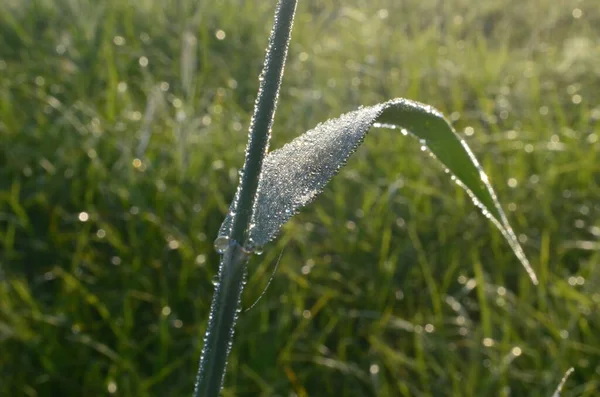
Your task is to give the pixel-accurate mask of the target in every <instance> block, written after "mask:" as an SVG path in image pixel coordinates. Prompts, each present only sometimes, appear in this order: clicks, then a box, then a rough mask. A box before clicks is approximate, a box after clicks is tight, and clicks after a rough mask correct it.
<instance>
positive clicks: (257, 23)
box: [0, 0, 600, 397]
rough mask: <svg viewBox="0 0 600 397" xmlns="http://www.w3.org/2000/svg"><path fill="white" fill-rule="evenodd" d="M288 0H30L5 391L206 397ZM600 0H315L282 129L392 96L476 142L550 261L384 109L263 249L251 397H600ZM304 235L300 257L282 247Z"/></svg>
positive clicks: (303, 4)
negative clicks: (239, 212) (205, 370)
mask: <svg viewBox="0 0 600 397" xmlns="http://www.w3.org/2000/svg"><path fill="white" fill-rule="evenodd" d="M273 11H274V1H261V0H248V1H242V0H220V1H203V0H199V1H195V0H142V1H133V0H104V1H93V0H31V1H23V0H3V1H2V3H1V5H0V395H2V396H32V397H33V396H40V397H41V396H108V395H113V396H132V397H133V396H135V397H138V396H189V395H191V392H192V388H193V382H194V378H195V375H196V371H197V362H198V358H199V356H200V351H201V348H202V343H201V340H202V335H203V332H204V329H205V326H206V321H207V317H208V309H209V304H210V299H211V296H212V288H213V287H212V284H211V279H212V277H213V276H214V275H215V273H216V270H217V265H218V256H217V254H216V253H215V251H214V250H213V248H212V244H213V240H214V238H215V237H216V233H217V230H218V228H219V226H220V223H221V221H222V220H223V217H224V214H225V213H226V211H227V208H228V204H229V202H230V200H231V199H232V196H233V192H234V189H235V187H236V186H235V184H236V182H237V170H238V168H239V167H241V165H242V162H243V152H244V147H245V141H246V139H247V134H246V131H247V126H248V123H249V118H250V113H251V111H252V107H253V102H254V96H255V93H256V89H257V87H258V80H257V77H258V74H259V72H260V69H261V65H262V59H263V56H264V49H265V46H266V43H267V38H268V33H269V30H270V28H271V23H272V15H273ZM599 27H600V7H599V6H598V4H597V0H581V1H574V0H565V1H556V0H535V1H534V0H531V1H525V2H523V1H517V0H503V1H493V0H482V1H472V0H448V1H443V0H438V1H432V0H368V1H367V0H364V1H360V0H348V1H341V0H300V2H299V6H298V15H297V18H296V22H295V27H294V32H293V37H292V45H291V48H290V54H289V63H288V66H287V69H286V75H285V77H284V86H283V89H282V93H281V98H280V99H281V102H280V106H279V109H278V113H277V116H276V121H275V126H274V136H273V142H272V147H273V148H276V147H279V146H281V145H282V144H283V143H285V142H287V141H289V140H290V139H292V138H293V137H295V136H297V135H299V134H301V133H303V132H304V131H306V130H308V129H310V128H312V127H313V126H315V125H316V124H317V123H318V122H320V121H323V120H325V119H327V118H329V117H337V116H338V115H339V114H341V113H343V112H346V111H350V110H353V109H355V108H357V107H358V106H359V105H361V104H363V105H371V104H375V103H377V102H381V101H384V100H386V99H389V98H393V97H400V96H402V97H408V98H410V99H415V100H419V101H422V102H426V103H429V104H432V105H434V106H435V107H437V108H439V109H440V110H442V111H443V112H444V113H445V114H446V115H447V116H448V117H449V119H450V120H452V122H453V124H454V125H455V127H456V129H457V131H458V132H459V134H460V135H461V136H463V137H464V138H465V139H466V140H467V142H468V143H469V145H471V147H472V148H473V150H474V152H475V154H476V155H477V156H478V158H479V159H480V160H481V162H482V165H483V166H484V168H485V170H486V171H487V172H488V175H489V176H490V179H491V182H492V185H493V186H494V187H495V188H496V190H497V192H498V195H499V199H500V201H501V203H502V204H503V205H504V208H505V209H506V211H507V215H508V217H509V220H510V221H511V223H512V225H513V227H514V228H515V231H516V233H517V234H518V236H519V240H520V241H521V243H522V244H523V246H524V249H525V251H526V253H527V255H528V256H529V258H530V260H531V262H532V264H533V266H534V268H535V269H536V271H537V273H538V276H539V278H540V281H541V283H540V285H539V287H537V288H535V287H534V286H533V285H532V284H531V283H530V281H529V279H528V278H527V276H526V274H525V272H524V270H523V269H522V268H521V267H520V265H519V263H518V261H517V259H516V258H515V257H514V256H513V254H512V252H511V250H510V248H509V246H508V244H507V243H506V242H505V241H504V240H503V239H502V236H501V234H500V233H499V232H498V231H497V230H496V229H495V228H494V227H493V225H491V224H490V223H489V222H488V221H487V220H486V219H485V218H484V217H483V216H482V215H481V214H480V213H479V212H478V210H477V209H476V208H475V207H474V206H473V204H472V203H471V202H470V200H469V198H468V197H467V195H466V194H465V193H464V192H462V191H461V190H460V189H459V188H458V187H457V186H455V185H454V184H453V183H452V182H451V181H450V180H449V178H447V176H446V175H445V174H444V173H443V172H442V171H441V170H440V169H439V167H438V166H437V165H436V164H435V163H434V162H433V161H431V159H430V158H428V156H424V155H423V154H422V153H421V152H420V150H419V144H418V142H414V141H413V140H410V139H407V138H404V137H403V136H402V135H401V134H397V133H394V132H393V131H387V130H373V131H372V132H371V133H370V134H369V136H368V138H367V139H366V142H365V145H364V146H363V147H362V148H361V149H360V150H359V151H358V152H357V153H356V154H355V155H354V156H353V157H352V158H351V159H350V161H349V163H348V165H347V167H346V168H345V169H344V170H343V171H342V172H341V174H340V175H339V176H337V177H336V178H334V179H333V181H332V182H331V183H330V185H329V186H328V187H327V189H326V190H325V193H324V194H323V195H321V196H320V197H319V199H317V200H316V201H315V202H314V203H313V204H311V205H310V206H309V207H308V208H307V209H306V210H305V211H304V212H303V213H302V214H301V215H299V216H297V217H295V218H294V219H293V220H292V221H291V222H290V223H289V224H287V225H286V227H285V228H284V233H283V234H282V235H281V237H280V238H279V239H278V240H277V241H276V242H275V243H273V244H271V245H269V246H267V247H266V249H265V253H264V254H263V255H262V256H257V257H254V258H253V259H252V260H251V262H250V266H249V283H248V286H247V288H246V291H245V294H244V306H245V307H248V306H250V305H251V304H252V302H254V300H256V298H257V297H258V296H259V295H260V293H261V291H262V290H263V288H264V287H265V285H266V283H267V281H268V279H269V276H270V273H271V271H272V269H273V266H274V264H275V262H276V260H277V258H278V257H279V255H280V254H281V253H282V252H283V254H282V256H281V264H280V267H279V270H278V271H277V272H276V273H275V277H274V280H273V283H272V284H271V286H270V287H269V289H268V290H267V291H266V294H265V296H264V297H263V298H262V300H260V301H259V303H258V304H257V305H256V307H254V308H253V309H252V310H250V311H249V312H247V313H244V314H243V315H242V316H241V318H240V321H239V323H238V326H237V334H236V338H235V344H234V348H233V352H232V356H231V360H230V363H229V371H228V374H227V377H226V380H225V389H224V391H223V395H224V396H299V397H304V396H544V397H550V396H551V395H552V393H553V391H554V389H555V387H556V385H557V384H558V382H559V381H560V378H561V377H562V375H563V374H564V373H565V371H566V370H567V369H568V368H569V367H571V366H572V367H574V368H575V373H574V374H573V375H572V377H571V378H570V379H569V381H568V382H567V384H566V388H565V391H564V392H563V396H598V395H600V392H599V390H600V314H599V309H600V271H599V269H598V265H599V263H600V143H599V139H600V28H599ZM282 250H283V251H282Z"/></svg>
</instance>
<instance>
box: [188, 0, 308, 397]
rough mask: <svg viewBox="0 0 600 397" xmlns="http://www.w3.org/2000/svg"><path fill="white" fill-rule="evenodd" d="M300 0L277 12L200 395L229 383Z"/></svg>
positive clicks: (212, 395)
mask: <svg viewBox="0 0 600 397" xmlns="http://www.w3.org/2000/svg"><path fill="white" fill-rule="evenodd" d="M296 4H297V0H280V1H279V3H278V4H277V8H276V11H275V21H274V23H273V30H272V31H271V36H270V38H269V47H268V48H267V54H266V56H265V63H264V66H263V71H262V73H261V75H260V88H259V91H258V96H257V100H256V105H255V108H254V115H253V117H252V122H251V123H250V130H249V134H248V146H247V148H246V159H245V163H244V169H243V174H242V177H241V180H240V189H239V192H238V196H237V198H236V199H237V210H236V213H235V214H234V215H233V225H232V229H231V235H230V236H229V237H230V239H229V245H228V247H227V249H226V250H225V252H224V253H223V256H222V257H221V264H220V266H219V273H218V281H219V282H218V284H217V285H216V286H215V292H214V295H213V300H212V303H211V308H210V316H209V321H208V327H207V330H206V334H205V337H204V348H203V349H202V357H201V358H200V367H199V369H198V376H197V379H196V386H195V389H194V397H217V396H218V395H219V392H220V391H221V387H222V385H223V379H224V378H225V370H226V367H227V357H228V356H229V352H230V351H231V346H232V343H233V335H234V329H235V323H236V321H237V317H238V313H239V308H240V299H241V296H242V291H243V289H244V284H245V280H246V264H247V263H248V259H249V252H248V250H247V249H246V248H248V247H249V246H250V244H248V243H249V242H248V241H246V240H247V236H248V228H249V227H250V222H251V219H252V213H253V211H254V203H255V198H256V195H257V191H258V182H259V178H260V172H261V169H262V164H263V161H264V158H265V156H266V154H267V151H268V149H269V140H270V137H271V126H272V125H273V118H274V117H275V109H276V107H277V98H278V96H279V87H280V86H281V80H282V77H283V69H284V66H285V60H286V57H287V50H288V46H289V42H290V37H291V32H292V25H293V22H294V14H295V11H296Z"/></svg>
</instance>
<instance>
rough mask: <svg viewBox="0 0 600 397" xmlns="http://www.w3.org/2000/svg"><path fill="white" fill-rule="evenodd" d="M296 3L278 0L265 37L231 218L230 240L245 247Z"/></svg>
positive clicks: (267, 146)
mask: <svg viewBox="0 0 600 397" xmlns="http://www.w3.org/2000/svg"><path fill="white" fill-rule="evenodd" d="M296 3H297V0H280V1H279V3H278V4H277V9H276V11H275V21H274V23H273V30H272V31H271V36H270V38H269V47H268V48H267V54H266V55H265V63H264V66H263V71H262V73H261V74H260V78H259V80H260V88H259V89H258V96H257V98H256V104H255V107H254V115H253V116H252V121H251V123H250V130H249V133H248V146H247V148H246V161H245V163H244V168H243V174H242V178H241V184H240V191H239V196H238V202H237V211H236V213H235V215H234V217H233V225H232V230H231V238H232V239H233V240H235V241H238V242H240V243H242V244H244V245H245V244H246V236H247V232H248V226H249V224H250V220H251V219H252V211H253V207H254V201H255V198H256V192H257V190H258V182H259V178H260V171H261V169H262V164H263V160H264V158H265V156H266V155H267V151H268V150H269V140H270V138H271V126H272V125H273V118H274V117H275V109H276V107H277V98H278V97H279V87H280V86H281V80H282V78H283V68H284V66H285V60H286V57H287V51H288V46H289V42H290V37H291V34H292V25H293V23H294V13H295V12H296Z"/></svg>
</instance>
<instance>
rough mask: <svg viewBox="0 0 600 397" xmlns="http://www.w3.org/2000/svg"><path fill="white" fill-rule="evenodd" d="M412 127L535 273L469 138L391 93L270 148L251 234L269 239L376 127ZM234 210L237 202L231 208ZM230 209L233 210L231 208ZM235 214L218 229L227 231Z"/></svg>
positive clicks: (430, 112) (261, 240)
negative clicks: (381, 100) (463, 136)
mask: <svg viewBox="0 0 600 397" xmlns="http://www.w3.org/2000/svg"><path fill="white" fill-rule="evenodd" d="M372 126H376V127H388V128H395V129H401V130H402V132H404V133H406V131H408V132H410V133H411V134H412V135H414V136H415V137H417V138H418V139H420V140H421V144H422V145H423V146H426V147H427V149H428V150H429V151H430V153H431V154H432V155H433V156H434V157H435V158H437V159H438V160H439V161H440V162H441V164H442V165H443V166H444V167H445V168H446V169H447V170H448V171H449V173H451V174H452V178H453V179H454V180H455V181H456V182H457V183H458V184H459V185H460V186H461V187H463V188H464V189H465V190H466V191H467V193H468V194H469V196H470V197H471V199H472V200H473V202H474V203H475V204H476V205H477V206H478V207H479V208H480V209H481V210H482V212H483V214H484V215H485V216H486V217H488V218H489V219H490V220H491V221H492V222H493V223H494V224H495V225H496V226H497V227H498V229H499V230H500V232H501V233H502V235H503V236H504V237H505V239H506V240H507V241H508V243H509V244H510V246H511V248H512V249H513V251H514V253H515V255H516V256H517V258H518V259H519V260H520V261H521V263H522V264H523V266H524V267H525V270H526V271H527V273H528V274H529V276H530V277H531V279H532V281H533V282H534V283H535V284H537V278H536V276H535V273H534V272H533V269H532V268H531V266H530V264H529V262H528V260H527V258H526V257H525V254H524V253H523V250H522V249H521V246H520V245H519V242H518V240H517V238H516V236H515V234H514V232H513V230H512V228H511V227H510V225H509V223H508V220H507V219H506V216H505V214H504V212H503V211H502V207H501V206H500V203H499V202H498V199H497V198H496V194H495V193H494V191H493V189H492V187H491V185H490V183H489V181H488V178H487V176H486V174H485V173H484V172H483V170H482V168H481V166H480V165H479V162H478V161H477V159H476V158H475V156H474V155H473V152H471V150H470V149H469V147H468V146H467V144H466V142H465V141H464V140H462V139H461V138H460V137H459V136H458V135H457V134H456V132H455V131H454V129H453V128H452V126H451V125H450V124H449V123H448V121H447V120H446V119H445V118H444V116H443V115H442V114H441V113H440V112H439V111H437V110H436V109H434V108H432V107H431V106H428V105H424V104H421V103H418V102H414V101H410V100H407V99H393V100H390V101H388V102H385V103H381V104H377V105H374V106H368V107H361V108H359V109H358V110H355V111H353V112H349V113H346V114H344V115H342V116H341V117H339V118H337V119H331V120H328V121H326V122H324V123H322V124H319V125H318V126H317V127H315V128H314V129H312V130H310V131H308V132H306V133H305V134H304V135H302V136H300V137H298V138H296V139H294V140H293V141H292V142H290V143H288V144H286V145H285V146H283V147H282V148H281V149H278V150H275V151H273V152H271V153H269V154H268V156H267V157H266V159H265V162H264V164H263V169H262V172H261V178H260V182H259V190H258V193H257V194H258V197H257V198H256V201H255V209H254V216H253V218H252V223H251V226H250V229H249V238H250V240H251V241H252V243H253V244H255V245H264V244H265V243H267V242H269V241H271V240H272V239H273V238H274V237H275V236H276V235H277V233H278V232H279V229H280V228H281V226H282V225H283V224H284V223H285V222H287V221H288V220H289V219H290V218H291V217H292V216H293V215H294V214H295V213H296V212H298V210H299V209H300V208H302V207H303V206H305V205H306V204H308V203H310V202H311V201H312V200H313V199H314V198H315V197H316V196H317V195H318V194H319V193H320V192H321V191H323V188H324V187H325V185H326V184H327V182H329V180H330V179H331V178H332V177H333V176H334V175H335V174H337V172H338V171H339V170H340V168H341V167H343V165H344V164H345V163H346V161H347V160H348V157H350V155H351V154H352V153H354V152H355V151H356V149H357V147H358V146H359V145H360V144H361V143H362V141H363V139H364V137H365V135H366V133H367V131H368V130H369V129H370V128H371V127H372ZM235 210H236V202H235V201H234V202H233V203H232V206H231V211H235ZM230 214H231V212H230ZM231 221H232V219H231V215H228V216H227V217H226V219H225V221H224V222H223V224H222V225H221V230H220V233H219V234H220V235H229V232H230V228H231Z"/></svg>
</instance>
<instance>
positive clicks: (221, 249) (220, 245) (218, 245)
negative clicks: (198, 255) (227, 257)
mask: <svg viewBox="0 0 600 397" xmlns="http://www.w3.org/2000/svg"><path fill="white" fill-rule="evenodd" d="M227 247H229V237H227V236H219V237H217V238H216V240H215V250H216V251H217V252H218V253H219V254H224V253H225V251H226V250H227Z"/></svg>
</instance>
